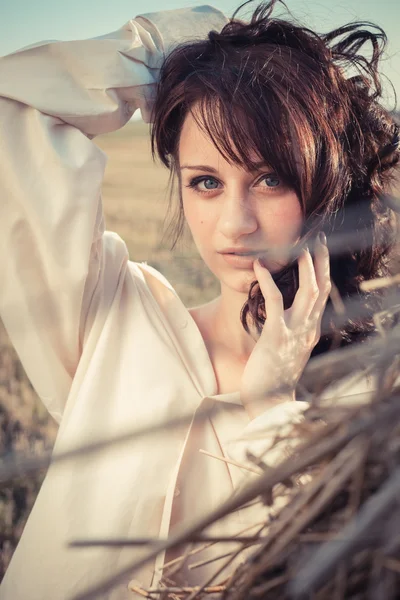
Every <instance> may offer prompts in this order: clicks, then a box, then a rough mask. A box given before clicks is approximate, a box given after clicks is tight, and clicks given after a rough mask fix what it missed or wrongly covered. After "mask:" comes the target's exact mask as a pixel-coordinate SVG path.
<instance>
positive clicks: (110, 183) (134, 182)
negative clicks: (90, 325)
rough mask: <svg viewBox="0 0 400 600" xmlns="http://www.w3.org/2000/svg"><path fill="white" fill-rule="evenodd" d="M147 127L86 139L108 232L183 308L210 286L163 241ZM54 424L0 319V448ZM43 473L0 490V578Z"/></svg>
mask: <svg viewBox="0 0 400 600" xmlns="http://www.w3.org/2000/svg"><path fill="white" fill-rule="evenodd" d="M148 131H149V129H148V125H146V124H144V123H143V122H141V121H131V122H129V123H128V124H127V125H126V126H125V127H124V128H123V129H120V130H119V131H117V132H113V133H112V134H107V135H103V136H99V137H98V138H96V139H95V140H94V143H96V144H97V145H98V146H99V147H100V148H101V149H102V150H103V151H104V152H106V154H107V155H108V163H107V168H106V172H105V177H104V182H103V198H102V200H103V210H104V214H105V223H106V228H107V229H108V230H112V231H116V232H117V233H118V234H119V235H120V236H121V237H122V238H123V239H124V240H125V242H126V244H127V246H128V249H129V253H130V258H131V260H134V261H138V262H142V261H147V262H148V264H150V265H152V266H154V267H155V268H156V269H158V270H159V271H161V272H162V273H163V274H164V275H165V276H166V277H167V279H169V281H170V282H171V283H172V284H173V285H174V287H175V288H176V290H177V292H178V293H179V295H180V297H181V298H182V300H183V302H184V303H185V304H186V305H187V306H195V305H196V304H200V303H203V302H206V301H207V300H210V299H211V298H213V297H215V296H216V295H217V293H218V284H217V281H216V279H215V278H214V276H213V275H212V273H211V272H210V271H209V270H208V269H207V268H206V267H205V266H204V264H203V263H202V261H201V259H200V257H199V256H198V254H197V251H196V249H195V247H194V245H193V243H191V241H190V238H189V236H188V235H185V236H184V239H183V241H182V243H180V244H179V245H178V246H177V247H176V248H175V249H174V251H172V252H171V251H170V250H169V246H168V244H167V242H166V241H165V242H164V243H163V244H160V242H161V240H162V237H163V233H164V231H165V229H166V227H167V223H165V222H164V221H165V219H164V217H165V215H166V213H167V205H168V201H167V200H168V198H167V184H168V178H169V174H168V171H167V169H166V168H165V167H162V166H161V165H160V164H154V163H153V160H152V157H151V152H150V138H149V133H148ZM56 434H57V424H56V423H55V422H54V421H53V419H52V417H50V416H49V415H48V413H47V411H46V409H45V408H44V407H43V405H42V403H41V402H40V401H38V399H37V397H36V394H35V392H34V390H33V389H32V386H31V385H30V383H29V381H28V379H27V377H26V375H25V372H24V369H23V367H22V366H21V363H20V362H19V360H18V357H17V355H16V353H15V351H14V349H13V347H12V346H11V344H10V342H9V339H8V336H7V333H6V331H5V330H4V327H3V325H2V323H1V321H0V453H1V454H2V455H3V456H5V455H7V454H8V453H9V452H12V451H13V450H26V451H30V452H40V451H41V450H43V449H44V448H45V447H51V446H52V445H53V443H54V440H55V436H56ZM44 475H45V473H42V474H41V476H40V477H32V478H29V479H27V478H24V479H23V480H21V481H18V482H16V483H15V484H14V485H13V486H9V487H6V488H4V487H2V488H1V489H0V579H1V578H2V577H3V575H4V572H5V569H6V568H7V565H8V563H9V561H10V558H11V556H12V553H13V550H14V548H15V547H16V544H17V542H18V539H19V537H20V535H21V533H22V530H23V527H24V525H25V522H26V519H27V517H28V515H29V512H30V510H31V508H32V506H33V503H34V501H35V498H36V496H37V493H38V491H39V489H40V485H41V483H42V481H43V477H44Z"/></svg>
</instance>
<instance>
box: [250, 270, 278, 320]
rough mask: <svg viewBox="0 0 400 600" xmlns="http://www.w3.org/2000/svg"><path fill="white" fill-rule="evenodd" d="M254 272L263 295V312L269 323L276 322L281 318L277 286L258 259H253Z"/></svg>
mask: <svg viewBox="0 0 400 600" xmlns="http://www.w3.org/2000/svg"><path fill="white" fill-rule="evenodd" d="M254 273H255V275H256V278H257V281H258V284H259V286H260V290H261V293H262V295H263V296H264V302H265V312H266V315H267V320H268V322H269V323H278V322H279V321H280V320H282V319H283V314H284V308H283V298H282V294H281V292H280V291H279V288H278V286H277V285H276V283H275V281H274V280H273V279H272V275H271V273H270V272H269V271H268V269H267V268H266V267H264V266H263V265H262V264H261V263H260V261H259V259H257V260H256V261H254Z"/></svg>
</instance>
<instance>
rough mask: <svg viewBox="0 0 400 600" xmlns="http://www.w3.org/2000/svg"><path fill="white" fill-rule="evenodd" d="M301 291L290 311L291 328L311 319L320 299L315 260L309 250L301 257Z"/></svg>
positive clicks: (305, 250) (304, 250)
mask: <svg viewBox="0 0 400 600" xmlns="http://www.w3.org/2000/svg"><path fill="white" fill-rule="evenodd" d="M298 265H299V289H298V290H297V293H296V296H295V297H294V300H293V304H292V307H291V309H290V326H292V327H295V326H297V325H298V324H301V323H304V322H305V321H306V320H307V319H308V318H309V317H310V314H311V312H312V310H313V308H314V306H315V303H316V301H317V299H318V297H319V289H318V284H317V278H316V273H315V269H314V264H313V259H312V257H311V254H310V251H309V250H308V248H304V249H303V251H302V253H301V254H300V256H299V260H298Z"/></svg>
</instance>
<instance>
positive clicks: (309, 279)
mask: <svg viewBox="0 0 400 600" xmlns="http://www.w3.org/2000/svg"><path fill="white" fill-rule="evenodd" d="M178 160H179V180H180V187H181V195H182V202H183V209H184V213H185V218H186V221H187V224H188V226H189V228H190V231H191V233H192V236H193V239H194V241H195V244H196V246H197V248H198V250H199V253H200V255H201V257H202V259H203V260H204V262H205V263H206V265H207V266H208V268H209V269H210V270H211V271H212V272H213V273H214V275H215V276H216V277H217V278H218V280H219V282H220V286H221V293H220V295H219V296H218V297H217V298H215V299H214V300H213V301H212V302H210V303H207V304H205V305H202V306H199V307H195V308H193V309H190V312H191V314H192V316H193V317H194V319H195V321H196V322H197V324H198V326H199V329H200V331H201V332H202V334H203V337H204V338H205V342H206V345H207V348H208V350H209V354H210V358H211V360H212V362H213V364H214V366H215V363H216V361H217V360H219V361H221V357H224V364H225V365H226V366H227V367H226V368H229V364H230V365H231V366H232V367H233V366H237V365H242V373H241V375H240V392H241V398H242V402H243V404H244V405H245V406H246V409H247V412H248V413H249V415H250V417H251V418H254V417H255V416H257V415H258V414H260V413H262V412H263V411H264V410H265V409H266V407H267V406H271V404H274V403H276V402H278V401H282V400H283V399H287V398H288V397H290V398H294V388H295V386H296V383H297V381H298V379H299V377H300V375H301V373H302V371H303V369H304V366H305V364H306V363H307V361H308V358H309V356H310V354H311V351H312V349H313V347H314V345H315V344H316V343H317V342H318V339H319V336H320V333H319V331H320V329H319V328H320V322H321V317H322V313H323V310H324V308H325V304H326V300H327V298H328V295H329V291H330V278H329V256H328V250H327V248H326V245H323V244H321V243H319V244H318V243H317V244H316V248H315V253H314V262H313V259H312V257H311V255H310V253H309V252H306V251H305V252H303V253H302V254H301V256H300V258H299V274H300V289H299V291H298V292H297V295H296V298H295V301H294V303H293V306H292V307H291V308H290V309H289V310H286V311H284V310H283V301H282V296H281V293H280V292H279V290H278V288H277V287H276V285H275V283H274V282H273V279H272V277H271V275H270V273H273V272H274V271H277V270H279V269H280V268H281V267H282V266H283V265H284V264H285V262H286V260H287V259H286V256H287V249H288V248H290V247H291V246H293V245H294V244H295V243H296V242H297V241H298V240H299V239H300V232H301V230H302V225H303V214H302V210H301V206H300V202H299V199H298V197H297V195H296V194H295V192H294V191H293V190H292V189H290V188H289V187H287V186H286V185H285V184H284V183H283V182H282V181H281V180H280V179H279V177H278V176H277V174H275V173H273V172H272V170H271V169H270V168H269V166H268V165H262V166H260V170H258V171H257V172H249V171H247V170H245V169H243V168H241V167H239V166H238V165H235V164H231V163H228V162H227V161H226V160H225V159H224V157H223V156H222V155H221V154H220V153H219V152H218V150H217V149H216V148H215V146H214V144H213V143H212V141H211V140H210V139H208V138H207V136H206V134H205V133H204V132H203V131H202V130H201V129H200V128H199V127H198V125H197V123H196V120H195V119H194V117H193V115H192V114H191V113H190V112H189V113H188V115H187V117H186V119H185V121H184V124H183V128H182V132H181V136H180V141H179V156H178ZM260 162H262V161H260ZM199 165H202V166H205V167H206V168H205V169H199V168H198V166H199ZM199 178H202V181H200V180H199ZM196 180H197V181H196ZM191 185H192V187H191ZM193 185H194V186H195V187H193ZM239 246H244V247H247V248H250V249H251V250H254V251H257V254H256V255H255V256H254V257H253V259H254V262H253V259H251V260H250V263H251V264H250V265H247V266H245V267H244V266H240V267H238V266H232V265H230V264H228V263H227V262H226V261H225V260H224V258H223V256H222V255H221V254H219V252H218V251H220V250H222V249H224V248H228V247H239ZM277 252H278V253H279V252H280V256H279V259H277V258H276V253H277ZM257 257H259V258H261V261H262V262H261V263H260V262H259V261H258V260H256V259H257ZM255 279H257V280H258V282H259V284H260V288H261V292H262V293H263V296H264V298H265V302H266V311H267V314H268V318H267V321H266V324H265V326H264V329H263V332H262V334H261V336H258V335H257V334H256V333H255V331H253V330H251V334H250V335H249V334H248V333H246V331H245V330H244V329H243V326H242V324H241V322H240V311H241V308H242V307H243V304H244V303H245V301H246V300H247V296H248V291H249V287H250V284H251V282H252V281H254V280H255ZM288 365H290V369H288V368H287V367H288ZM231 372H232V371H231ZM282 386H283V389H284V392H283V393H282V391H281V390H282Z"/></svg>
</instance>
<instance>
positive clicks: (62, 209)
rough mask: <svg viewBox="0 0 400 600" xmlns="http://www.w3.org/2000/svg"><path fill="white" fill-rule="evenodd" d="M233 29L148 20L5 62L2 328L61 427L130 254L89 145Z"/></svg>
mask: <svg viewBox="0 0 400 600" xmlns="http://www.w3.org/2000/svg"><path fill="white" fill-rule="evenodd" d="M225 22H226V18H225V17H224V16H223V14H222V13H220V12H219V11H218V10H215V9H213V8H211V7H208V6H206V7H198V8H188V9H179V10H172V11H165V12H161V13H151V14H147V15H143V16H139V17H136V18H135V19H132V20H130V21H128V22H127V23H126V24H125V25H124V26H123V27H121V28H120V29H118V30H117V31H114V32H112V33H109V34H106V35H104V36H100V37H96V38H92V39H87V40H74V41H67V42H63V41H45V42H40V43H37V44H34V45H31V46H28V47H26V48H22V49H21V50H18V51H16V52H13V53H11V54H9V55H7V56H4V57H1V58H0V198H1V200H0V281H1V288H0V317H1V319H2V320H3V322H4V325H5V327H6V330H7V332H8V334H9V336H10V339H11V342H12V343H13V345H14V347H15V349H16V351H17V353H18V355H19V357H20V360H21V362H22V364H23V365H24V368H25V370H26V372H27V375H28V377H29V378H30V380H31V382H32V384H33V386H34V387H35V389H36V391H37V393H38V395H39V397H40V398H41V399H42V400H43V402H44V403H45V404H46V406H47V407H48V409H49V411H50V412H51V413H52V414H53V416H54V417H55V418H56V419H57V420H60V418H61V414H62V411H63V407H64V404H65V401H66V398H67V396H68V393H69V390H70V386H71V383H72V380H73V377H74V373H75V371H76V368H77V365H78V362H79V359H80V356H81V353H82V348H83V345H84V343H85V339H86V336H87V335H88V324H89V323H92V322H93V319H94V318H95V316H94V315H93V311H94V310H95V308H94V307H93V302H92V299H93V297H94V295H95V294H97V295H98V292H99V287H100V286H103V287H104V288H105V289H106V292H107V295H108V296H110V297H111V296H112V294H113V290H115V289H116V287H117V285H118V277H119V274H120V272H121V270H122V269H123V265H124V264H125V265H126V262H127V260H128V253H127V249H126V246H125V244H124V242H123V241H122V240H121V239H120V238H119V236H117V235H116V234H112V233H109V232H105V231H104V221H103V213H102V204H101V185H102V180H103V176H104V170H105V166H106V160H107V157H106V155H105V154H104V152H102V151H101V150H100V149H99V148H98V147H97V146H96V145H95V144H94V143H93V142H92V139H93V138H94V137H95V136H97V135H99V134H104V133H107V132H110V131H113V130H117V129H119V128H120V127H122V126H124V125H125V124H126V123H127V121H128V120H129V119H130V118H131V116H132V114H133V113H134V112H135V111H136V110H137V109H140V110H141V113H142V116H143V118H144V120H145V121H147V122H148V121H149V118H150V111H151V106H152V100H153V99H154V94H155V88H156V83H157V77H158V72H159V69H160V66H161V65H162V62H163V60H164V58H165V55H166V52H168V51H169V50H170V49H171V48H172V46H173V44H174V43H179V42H180V41H184V40H187V39H188V38H190V39H194V38H197V37H205V36H206V34H207V33H208V31H210V30H211V29H221V27H222V26H223V25H224V24H225Z"/></svg>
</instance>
